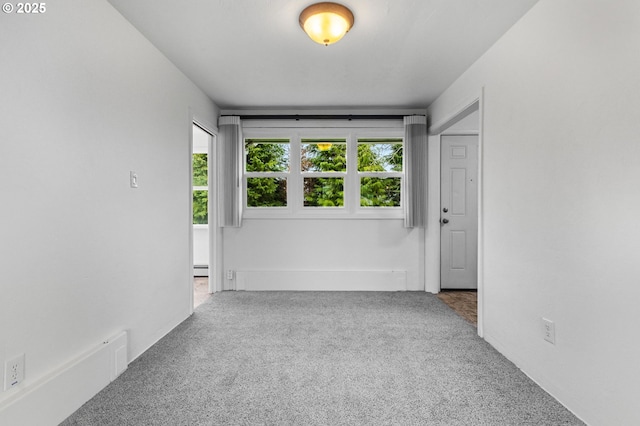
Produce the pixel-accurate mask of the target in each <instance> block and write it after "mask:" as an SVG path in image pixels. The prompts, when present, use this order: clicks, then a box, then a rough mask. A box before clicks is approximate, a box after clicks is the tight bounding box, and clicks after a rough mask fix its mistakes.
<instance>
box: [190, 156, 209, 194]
mask: <svg viewBox="0 0 640 426" xmlns="http://www.w3.org/2000/svg"><path fill="white" fill-rule="evenodd" d="M208 170H209V166H208V164H207V154H193V186H207V185H208V181H207V179H208V178H207V176H208Z"/></svg>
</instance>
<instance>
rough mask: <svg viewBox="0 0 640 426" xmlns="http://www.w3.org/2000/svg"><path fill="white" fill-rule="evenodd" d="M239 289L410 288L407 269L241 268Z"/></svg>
mask: <svg viewBox="0 0 640 426" xmlns="http://www.w3.org/2000/svg"><path fill="white" fill-rule="evenodd" d="M235 280H236V283H235V284H236V285H235V289H236V290H246V291H406V290H407V272H406V271H391V270H388V271H237V272H236V274H235Z"/></svg>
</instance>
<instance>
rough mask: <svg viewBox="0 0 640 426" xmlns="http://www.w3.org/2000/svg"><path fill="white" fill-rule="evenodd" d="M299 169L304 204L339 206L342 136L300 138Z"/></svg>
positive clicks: (344, 171)
mask: <svg viewBox="0 0 640 426" xmlns="http://www.w3.org/2000/svg"><path fill="white" fill-rule="evenodd" d="M300 171H301V173H302V176H303V184H302V188H303V206H304V207H343V206H344V180H345V177H346V175H347V140H346V139H302V141H301V143H300Z"/></svg>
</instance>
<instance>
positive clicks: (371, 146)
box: [358, 138, 402, 207]
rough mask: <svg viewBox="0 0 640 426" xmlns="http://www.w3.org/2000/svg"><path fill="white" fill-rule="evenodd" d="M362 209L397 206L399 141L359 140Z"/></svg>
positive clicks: (400, 143)
mask: <svg viewBox="0 0 640 426" xmlns="http://www.w3.org/2000/svg"><path fill="white" fill-rule="evenodd" d="M358 175H359V178H360V206H361V207H400V205H401V197H402V139H401V138H390V139H358Z"/></svg>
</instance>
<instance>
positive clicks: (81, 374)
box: [0, 331, 127, 426]
mask: <svg viewBox="0 0 640 426" xmlns="http://www.w3.org/2000/svg"><path fill="white" fill-rule="evenodd" d="M126 368H127V333H126V332H124V331H123V332H121V333H119V334H117V335H116V336H113V337H112V338H110V339H107V340H105V341H104V342H102V343H101V344H99V345H97V346H96V347H94V348H92V349H90V350H89V351H87V352H85V353H83V354H81V355H79V356H78V357H76V358H74V359H73V360H72V361H70V362H68V363H67V364H64V365H62V366H60V367H59V368H57V369H55V370H54V371H52V372H51V373H49V374H47V375H46V376H44V377H42V378H41V379H39V380H37V381H35V382H33V383H31V384H29V383H27V382H25V387H24V388H22V389H16V390H15V392H16V393H15V394H14V395H12V396H11V397H9V398H8V399H7V400H5V401H3V402H2V403H0V424H2V425H13V426H22V425H24V426H40V425H42V426H50V425H58V424H60V423H61V422H62V421H63V420H64V419H66V418H67V417H69V416H70V415H71V414H72V413H73V412H74V411H76V410H77V409H78V408H80V407H81V406H82V404H84V403H85V402H87V401H88V400H90V399H91V398H93V396H95V395H96V394H97V393H98V392H100V390H102V389H103V388H104V387H105V386H107V385H108V384H109V383H110V382H111V381H113V380H114V379H115V378H116V377H118V375H119V374H120V373H122V372H123V371H124V370H125V369H126Z"/></svg>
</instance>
